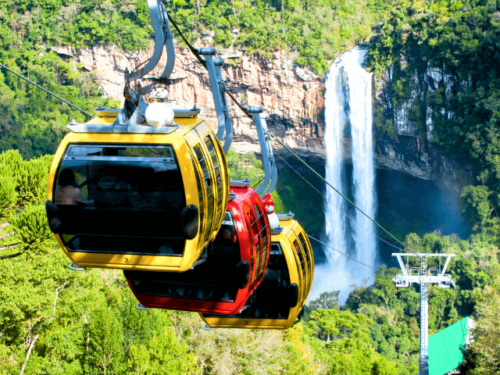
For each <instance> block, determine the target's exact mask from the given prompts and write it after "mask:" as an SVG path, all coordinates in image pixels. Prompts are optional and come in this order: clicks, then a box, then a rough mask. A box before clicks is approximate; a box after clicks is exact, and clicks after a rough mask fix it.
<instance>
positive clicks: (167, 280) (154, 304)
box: [124, 183, 271, 315]
mask: <svg viewBox="0 0 500 375" xmlns="http://www.w3.org/2000/svg"><path fill="white" fill-rule="evenodd" d="M237 186H238V185H235V184H232V186H231V192H232V193H234V194H235V197H234V195H233V196H232V197H234V198H233V199H231V200H230V202H229V203H228V205H227V211H226V215H225V217H224V221H223V223H222V227H221V229H220V231H219V233H218V235H217V237H216V238H215V240H214V242H213V244H212V245H209V250H208V251H207V257H206V258H205V260H203V258H202V259H201V261H198V263H199V264H197V265H196V264H195V266H194V268H192V269H191V270H189V271H186V272H183V273H171V272H144V271H125V272H124V273H125V277H126V278H127V282H128V285H129V286H130V289H131V290H132V292H133V293H134V294H135V296H136V298H137V299H138V300H139V302H140V303H141V304H142V305H143V306H145V307H149V308H160V309H169V310H184V311H198V312H203V313H211V314H223V315H226V314H229V315H231V314H237V313H238V312H239V311H240V310H241V309H242V308H243V306H244V305H245V303H246V301H247V299H248V298H249V297H250V295H251V294H252V293H253V291H254V290H255V288H257V286H258V285H259V284H260V282H261V280H262V277H263V275H264V272H265V270H266V267H267V263H268V262H269V255H270V249H271V229H270V227H269V220H268V217H267V214H266V211H265V208H264V205H263V203H262V201H261V199H260V197H259V195H258V194H257V193H256V192H255V190H254V189H252V188H250V187H248V185H247V184H244V183H243V184H240V185H239V186H242V187H237ZM232 197H231V196H230V198H232Z"/></svg>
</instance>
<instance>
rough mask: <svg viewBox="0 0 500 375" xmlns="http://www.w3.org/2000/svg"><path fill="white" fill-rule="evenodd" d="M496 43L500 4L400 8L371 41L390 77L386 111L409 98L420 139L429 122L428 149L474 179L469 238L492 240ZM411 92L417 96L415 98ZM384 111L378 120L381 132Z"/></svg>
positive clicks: (480, 0)
mask: <svg viewBox="0 0 500 375" xmlns="http://www.w3.org/2000/svg"><path fill="white" fill-rule="evenodd" d="M499 37H500V3H498V2H495V1H493V2H491V1H486V0H468V1H463V2H457V1H437V0H434V1H427V2H420V1H405V2H404V3H403V4H402V5H401V6H400V7H399V8H398V9H395V10H394V11H393V12H392V14H391V16H390V17H389V18H388V21H387V22H386V23H385V24H384V25H383V27H382V28H381V33H380V35H379V36H378V37H377V38H374V40H373V42H372V45H371V49H370V62H369V65H370V67H371V69H372V70H373V71H374V72H375V73H376V74H377V75H381V74H383V73H385V72H386V71H388V70H390V76H391V79H389V80H388V85H389V86H388V89H389V92H390V97H389V99H388V100H389V101H390V102H391V103H388V104H389V106H390V108H394V107H397V106H400V105H402V104H403V103H405V102H406V103H408V101H409V100H410V99H411V98H412V97H413V99H412V100H413V102H412V104H411V109H410V110H409V120H411V121H413V122H414V123H415V124H416V125H417V126H418V127H419V128H420V129H421V131H422V132H425V131H426V123H427V122H428V121H429V119H431V120H432V123H433V125H434V131H433V142H434V143H435V144H436V145H437V146H439V148H440V149H442V150H443V151H444V152H445V153H446V154H448V155H450V156H452V157H454V158H456V159H458V160H460V161H463V162H464V163H467V164H468V165H469V168H470V170H472V171H474V174H475V176H476V181H475V183H476V184H477V186H469V187H467V188H465V189H464V190H463V192H462V202H463V206H464V212H465V213H466V216H467V218H468V219H469V220H470V224H471V227H472V228H473V229H474V230H476V231H486V232H487V233H488V235H494V236H496V237H498V236H499V228H500V220H499V217H498V214H497V211H498V209H499V208H500V130H499V129H500V112H499V111H498V108H499V107H500V45H499V44H498V38H499ZM429 77H433V79H432V81H433V82H432V83H430V78H429ZM434 82H437V84H436V86H435V87H434ZM429 85H430V86H431V87H430V88H429ZM415 92H418V93H420V94H418V95H417V96H416V97H415V95H414V93H415ZM381 111H383V110H382V109H379V110H378V112H377V117H378V126H379V127H381V128H382V127H384V121H383V119H382V118H381V115H382V113H379V112H381ZM376 121H377V118H376ZM391 125H392V124H391Z"/></svg>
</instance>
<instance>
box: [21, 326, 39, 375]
mask: <svg viewBox="0 0 500 375" xmlns="http://www.w3.org/2000/svg"><path fill="white" fill-rule="evenodd" d="M36 340H38V335H35V337H34V338H33V340H31V343H30V346H29V348H28V353H26V359H25V360H24V363H23V368H22V369H21V373H20V374H19V375H23V374H24V370H25V369H26V365H27V363H28V359H30V355H31V351H32V350H33V346H35V342H36Z"/></svg>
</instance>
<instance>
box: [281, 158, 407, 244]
mask: <svg viewBox="0 0 500 375" xmlns="http://www.w3.org/2000/svg"><path fill="white" fill-rule="evenodd" d="M276 155H277V156H278V157H279V158H280V159H281V160H282V161H283V163H285V164H286V165H287V166H288V167H289V168H290V169H291V170H292V171H294V172H295V173H296V174H297V175H298V176H299V177H300V178H301V179H303V180H304V181H305V182H306V183H307V184H308V185H309V186H311V187H312V188H313V189H314V190H315V191H316V192H318V194H320V195H321V196H322V197H323V198H325V200H326V201H327V202H328V203H330V204H333V203H332V202H330V200H329V199H328V198H327V197H326V196H325V195H324V194H323V193H322V192H321V191H319V190H318V189H317V188H316V187H315V186H314V185H313V184H311V183H310V182H309V181H307V179H306V178H305V177H304V176H302V175H301V174H300V173H299V172H298V171H297V170H296V169H295V168H293V167H292V166H291V165H290V164H288V163H287V161H286V160H285V159H283V158H282V157H281V155H280V154H276ZM333 206H334V207H335V208H337V209H338V210H339V211H340V212H342V213H343V214H344V215H346V216H347V217H348V218H349V219H351V220H354V218H353V217H351V216H349V214H348V213H347V212H345V211H344V210H342V209H341V208H340V207H338V206H336V205H335V204H333ZM354 224H355V225H358V226H360V227H361V228H362V229H364V230H369V229H367V228H364V227H362V226H361V225H360V224H358V223H354ZM370 233H373V231H372V232H370ZM373 234H374V235H375V237H377V238H378V239H379V240H380V241H382V242H384V243H386V244H387V245H389V246H392V247H394V248H395V249H397V250H402V249H401V248H400V247H397V246H396V245H394V244H392V243H390V242H387V241H386V240H384V239H383V238H381V237H379V236H377V235H376V234H375V233H373Z"/></svg>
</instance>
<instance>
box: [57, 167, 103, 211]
mask: <svg viewBox="0 0 500 375" xmlns="http://www.w3.org/2000/svg"><path fill="white" fill-rule="evenodd" d="M54 203H55V204H57V205H63V206H77V205H78V204H93V203H94V201H93V200H92V199H87V198H86V197H85V196H84V195H83V193H82V192H81V191H80V189H79V187H77V186H76V181H75V173H74V172H73V171H72V170H71V169H64V170H62V171H61V173H60V176H59V186H58V187H57V189H56V192H55V194H54Z"/></svg>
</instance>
